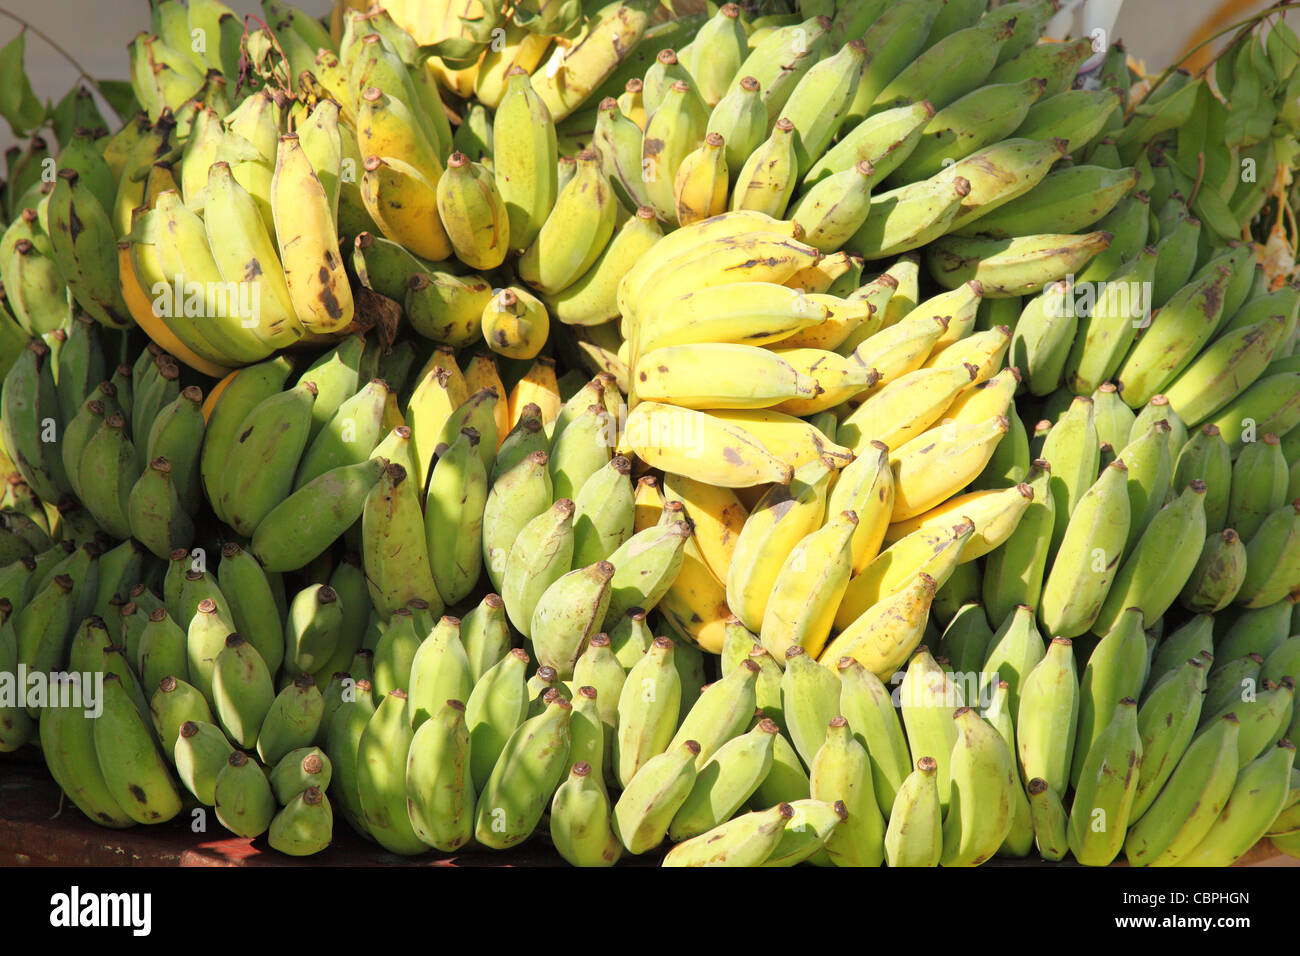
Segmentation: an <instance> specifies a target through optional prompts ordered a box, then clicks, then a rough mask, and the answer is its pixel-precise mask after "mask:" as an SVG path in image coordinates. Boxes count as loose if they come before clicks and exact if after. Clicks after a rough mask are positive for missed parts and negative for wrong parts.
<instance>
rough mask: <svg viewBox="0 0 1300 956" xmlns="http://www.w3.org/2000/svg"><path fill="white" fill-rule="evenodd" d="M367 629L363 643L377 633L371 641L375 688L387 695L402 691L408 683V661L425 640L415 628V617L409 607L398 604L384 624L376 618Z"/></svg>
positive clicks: (409, 668) (379, 692)
mask: <svg viewBox="0 0 1300 956" xmlns="http://www.w3.org/2000/svg"><path fill="white" fill-rule="evenodd" d="M374 625H375V626H374V627H373V628H372V629H369V630H368V632H367V635H366V638H365V639H364V640H365V643H370V641H371V637H372V636H374V635H377V636H376V637H375V639H374V643H373V645H372V650H373V653H374V658H373V670H372V672H373V675H374V676H373V681H374V684H375V692H376V693H378V694H383V695H384V696H387V695H388V694H389V693H390V692H391V691H393V690H397V689H398V688H400V689H401V690H403V691H405V690H406V688H407V687H409V686H410V683H411V662H412V661H414V660H415V653H416V651H418V650H419V648H420V643H421V642H422V641H423V640H424V638H423V637H422V636H421V634H420V633H419V632H417V630H416V624H415V617H414V615H413V614H412V612H411V609H410V608H404V607H403V608H398V609H397V610H396V611H394V612H393V616H392V617H391V618H389V619H388V623H387V624H385V623H384V622H382V621H375V622H374Z"/></svg>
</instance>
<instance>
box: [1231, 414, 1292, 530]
mask: <svg viewBox="0 0 1300 956" xmlns="http://www.w3.org/2000/svg"><path fill="white" fill-rule="evenodd" d="M1288 484H1289V475H1288V472H1287V461H1286V456H1285V454H1284V452H1283V451H1282V448H1281V444H1280V443H1279V441H1278V438H1277V436H1276V435H1269V434H1266V435H1261V436H1260V438H1259V440H1258V441H1254V442H1249V443H1247V444H1246V446H1245V447H1244V448H1243V449H1242V451H1241V453H1240V454H1239V455H1238V456H1237V458H1236V461H1234V462H1233V465H1232V479H1231V491H1230V493H1229V497H1228V502H1227V516H1226V520H1227V523H1228V525H1229V526H1230V527H1232V528H1233V529H1234V530H1235V531H1237V533H1238V534H1240V535H1242V536H1243V537H1244V538H1245V539H1246V541H1247V542H1249V541H1251V540H1253V539H1254V537H1255V535H1256V533H1257V532H1258V531H1259V529H1260V528H1261V527H1262V526H1263V524H1264V522H1265V521H1266V520H1267V518H1268V516H1269V515H1270V514H1272V513H1273V512H1275V511H1277V509H1279V508H1281V507H1282V506H1283V505H1284V504H1285V503H1286V490H1287V486H1288Z"/></svg>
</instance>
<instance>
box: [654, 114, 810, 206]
mask: <svg viewBox="0 0 1300 956" xmlns="http://www.w3.org/2000/svg"><path fill="white" fill-rule="evenodd" d="M647 135H649V128H648V127H647ZM797 164H798V156H797V154H796V152H795V128H794V124H793V123H792V122H791V121H790V120H789V119H787V118H786V117H784V116H783V117H781V118H780V119H778V120H776V122H775V125H774V126H773V127H772V130H771V132H770V133H769V134H768V137H767V139H765V140H764V141H763V142H762V143H760V144H759V145H758V147H757V148H756V149H755V150H754V151H753V152H752V153H750V154H749V158H748V159H746V160H745V163H744V165H743V166H741V167H740V172H739V174H738V175H737V176H736V181H735V183H734V184H733V188H732V194H731V203H730V205H729V207H728V208H729V209H730V210H731V211H732V212H736V211H742V210H744V211H751V212H761V213H764V214H766V215H769V216H772V217H781V216H782V214H783V213H784V212H785V209H786V206H787V205H788V204H789V202H790V197H791V196H792V195H793V194H794V187H795V183H796V182H797V176H798V165H797Z"/></svg>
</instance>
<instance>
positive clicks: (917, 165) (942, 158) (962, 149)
mask: <svg viewBox="0 0 1300 956" xmlns="http://www.w3.org/2000/svg"><path fill="white" fill-rule="evenodd" d="M1046 85H1047V84H1046V81H1045V80H1041V79H1038V78H1032V77H1031V78H1030V79H1027V80H1023V81H1021V82H1019V83H1005V84H992V85H986V86H982V87H980V88H979V89H976V90H974V91H973V92H970V93H967V94H966V95H965V96H962V97H961V98H960V99H958V100H956V101H955V102H953V103H951V104H950V105H948V106H946V107H945V108H943V109H942V110H939V111H938V112H937V113H934V114H933V115H931V116H930V117H928V118H927V121H926V122H925V123H923V124H922V128H921V134H920V138H919V139H918V141H917V144H916V147H915V148H914V149H913V150H912V151H911V153H910V155H908V156H907V157H906V158H904V159H903V160H902V162H901V163H899V164H898V167H897V169H896V170H895V171H894V173H893V174H892V177H891V182H892V183H893V185H895V186H901V185H904V184H906V183H911V182H918V181H920V180H922V179H928V178H929V177H931V176H934V175H936V174H938V173H939V172H941V171H942V170H943V168H944V166H945V164H946V162H947V161H948V160H952V161H954V162H956V161H957V160H961V159H964V158H965V157H967V156H969V155H971V154H972V153H974V152H976V151H977V150H980V149H983V148H984V147H986V146H989V145H991V144H993V143H996V142H999V141H1001V140H1003V139H1005V138H1007V137H1009V136H1011V135H1012V134H1013V132H1015V131H1016V129H1017V127H1019V126H1020V124H1021V122H1022V121H1023V120H1024V119H1025V116H1026V115H1027V113H1028V112H1029V110H1030V108H1031V107H1032V106H1033V105H1034V104H1035V102H1036V101H1038V99H1039V97H1041V96H1042V93H1043V89H1044V88H1045V87H1046ZM903 108H904V109H905V108H906V107H903ZM880 115H881V114H876V116H874V117H872V118H873V119H876V118H877V117H878V116H880ZM836 148H837V149H838V148H839V147H838V146H837V147H836Z"/></svg>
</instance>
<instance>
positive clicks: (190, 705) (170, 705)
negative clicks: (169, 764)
mask: <svg viewBox="0 0 1300 956" xmlns="http://www.w3.org/2000/svg"><path fill="white" fill-rule="evenodd" d="M149 716H150V719H151V721H152V723H153V728H154V731H155V736H156V738H157V740H158V741H159V742H160V743H161V744H162V747H163V752H164V754H166V756H167V758H168V759H169V760H172V759H173V748H174V747H175V745H176V735H177V733H179V731H180V728H181V725H182V724H183V723H185V722H186V721H187V720H194V721H201V722H203V723H210V724H214V725H215V724H216V718H215V717H213V716H212V711H211V710H210V709H209V707H208V702H207V700H205V699H204V697H203V695H202V694H200V693H199V692H198V690H196V689H195V688H194V687H192V686H191V685H189V684H187V683H185V681H183V680H178V679H177V678H175V677H170V676H168V677H164V678H163V679H162V680H160V681H159V682H158V687H157V689H155V690H154V692H153V696H152V697H151V698H150V700H149Z"/></svg>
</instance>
